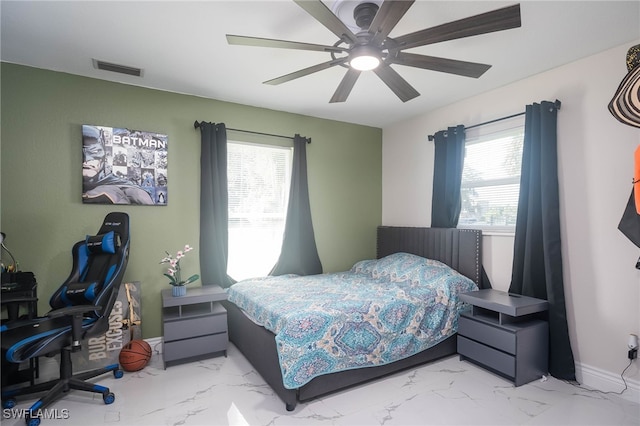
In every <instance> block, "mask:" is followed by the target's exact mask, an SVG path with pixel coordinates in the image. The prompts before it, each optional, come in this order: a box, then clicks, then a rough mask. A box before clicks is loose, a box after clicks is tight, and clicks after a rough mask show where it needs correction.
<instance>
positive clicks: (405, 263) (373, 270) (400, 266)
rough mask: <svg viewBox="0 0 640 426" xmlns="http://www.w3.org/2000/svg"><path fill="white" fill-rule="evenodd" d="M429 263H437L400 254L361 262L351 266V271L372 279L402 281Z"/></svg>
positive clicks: (419, 257) (407, 254)
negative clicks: (388, 278)
mask: <svg viewBox="0 0 640 426" xmlns="http://www.w3.org/2000/svg"><path fill="white" fill-rule="evenodd" d="M431 262H437V261H435V260H430V259H426V258H424V257H421V256H417V255H415V254H410V253H402V252H401V253H393V254H390V255H389V256H385V257H383V258H381V259H374V260H362V261H360V262H358V263H356V264H355V265H353V268H351V269H352V271H353V272H359V273H364V274H368V275H371V276H372V277H373V278H380V277H385V276H389V277H390V278H391V279H392V280H394V281H403V280H406V279H408V275H409V274H411V272H412V271H414V270H415V269H416V268H420V267H422V266H425V265H428V264H430V263H431ZM438 263H439V262H438Z"/></svg>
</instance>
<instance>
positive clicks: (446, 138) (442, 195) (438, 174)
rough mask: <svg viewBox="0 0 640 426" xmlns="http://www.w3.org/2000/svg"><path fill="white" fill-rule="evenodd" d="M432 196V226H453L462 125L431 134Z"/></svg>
mask: <svg viewBox="0 0 640 426" xmlns="http://www.w3.org/2000/svg"><path fill="white" fill-rule="evenodd" d="M434 140H435V160H434V167H433V196H432V202H431V227H432V228H455V227H456V226H457V225H458V218H459V217H460V209H461V205H462V204H461V199H460V185H461V183H462V168H463V165H464V140H465V138H464V126H463V125H458V126H456V127H449V128H448V129H447V130H441V131H439V132H437V133H436V134H435V135H434Z"/></svg>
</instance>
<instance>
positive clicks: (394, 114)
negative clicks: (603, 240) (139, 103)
mask: <svg viewBox="0 0 640 426" xmlns="http://www.w3.org/2000/svg"><path fill="white" fill-rule="evenodd" d="M325 3H326V4H327V5H328V6H329V7H332V5H333V3H334V2H333V1H328V0H325ZM515 3H516V2H512V1H506V2H505V1H424V0H423V1H420V0H418V1H416V3H415V4H414V5H413V6H412V7H411V8H410V9H409V11H408V12H407V14H406V15H405V16H404V17H403V18H402V19H401V21H400V22H399V23H398V25H397V26H396V27H395V28H394V30H393V31H392V32H391V34H390V36H391V37H394V36H399V35H403V34H406V33H410V32H413V31H417V30H421V29H424V28H428V27H432V26H435V25H439V24H442V23H446V22H450V21H453V20H457V19H461V18H465V17H469V16H472V15H476V14H478V13H483V12H488V11H491V10H495V9H498V8H501V7H504V6H509V5H512V4H515ZM520 4H521V14H522V27H521V28H517V29H512V30H506V31H502V32H497V33H492V34H485V35H480V36H475V37H469V38H464V39H460V40H455V41H448V42H443V43H439V44H434V45H430V46H423V47H420V48H415V49H412V50H411V52H413V53H419V54H425V55H431V56H441V57H446V58H451V59H458V60H464V61H471V62H481V63H487V64H492V65H493V67H492V68H491V69H490V70H489V71H487V72H486V73H485V74H484V75H483V76H482V77H480V78H479V79H473V78H468V77H461V76H455V75H451V74H444V73H438V72H434V71H428V70H422V69H415V68H410V67H404V66H398V65H394V66H393V67H394V68H395V70H396V71H398V73H399V74H400V75H401V76H402V77H403V78H404V79H405V80H407V81H408V82H409V83H410V84H411V85H412V86H413V87H415V88H416V89H417V90H418V92H420V93H421V95H420V96H419V97H417V98H415V99H413V100H410V101H408V102H406V103H402V102H401V101H400V100H399V99H398V98H397V97H396V96H395V95H394V94H393V92H391V90H390V89H389V88H387V87H386V86H385V85H384V83H382V81H381V80H380V79H378V77H377V76H376V75H375V74H373V73H371V72H367V73H363V74H362V75H361V76H360V78H359V79H358V81H357V82H356V84H355V87H354V88H353V91H352V92H351V94H350V96H349V98H348V99H347V101H346V102H344V103H340V104H330V103H329V99H330V98H331V96H332V94H333V92H334V91H335V89H336V87H337V86H338V84H339V82H340V81H341V79H342V76H343V75H344V73H345V72H346V70H345V69H344V68H342V67H334V68H331V69H328V70H324V71H320V72H318V73H315V74H312V75H308V76H305V77H302V78H299V79H297V80H293V81H290V82H287V83H283V84H281V85H278V86H270V85H265V84H262V82H263V81H266V80H269V79H272V78H275V77H279V76H281V75H284V74H288V73H290V72H293V71H297V70H299V69H302V68H306V67H309V66H312V65H315V64H318V63H321V62H326V61H328V60H329V59H331V58H330V56H329V54H328V53H323V52H309V51H301V50H290V49H271V48H258V47H249V46H230V45H228V44H227V41H226V38H225V34H236V35H246V36H254V37H263V38H275V39H283V40H292V41H300V42H308V43H317V44H323V45H332V44H334V43H335V42H336V41H337V37H336V36H335V35H334V34H333V33H331V32H330V31H329V30H328V29H326V28H325V27H324V26H323V25H321V24H320V23H319V22H317V21H316V20H314V18H312V17H311V16H310V15H309V14H307V12H305V11H304V10H303V9H302V8H300V7H299V6H298V5H296V4H295V3H294V2H293V1H288V0H278V1H266V0H264V1H199V2H190V1H118V2H114V1H66V2H59V1H41V2H35V1H27V0H23V1H5V0H2V2H1V10H0V14H1V50H0V54H1V59H2V61H4V62H11V63H17V64H23V65H29V66H33V67H38V68H45V69H50V70H55V71H62V72H67V73H71V74H78V75H83V76H88V77H93V78H98V79H103V80H109V81H117V82H121V83H125V84H132V85H136V86H144V87H150V88H156V89H161V90H167V91H172V92H178V93H185V94H191V95H196V96H202V97H206V98H213V99H219V100H223V101H230V102H237V103H241V104H246V105H254V106H258V107H264V108H269V109H274V110H280V111H287V112H293V113H299V114H304V115H310V116H314V117H321V118H328V119H334V120H340V121H346V122H351V123H357V124H364V125H371V126H375V127H384V126H386V125H389V124H392V123H395V122H398V121H401V120H404V119H406V118H410V117H413V116H416V115H420V114H423V113H425V112H428V111H430V110H433V109H435V108H438V107H441V106H444V105H447V104H449V103H452V102H455V101H457V100H460V99H463V98H466V97H469V96H472V95H476V94H479V93H482V92H486V91H488V90H491V89H494V88H496V87H500V86H503V85H505V84H508V83H510V82H513V81H517V80H521V79H523V78H526V77H528V76H531V75H534V74H537V73H540V72H542V71H545V70H548V69H551V68H555V67H557V66H560V65H562V64H565V63H568V62H572V61H574V60H577V59H579V58H582V57H586V56H589V55H592V54H595V53H597V52H600V51H602V50H606V49H609V48H611V47H615V46H619V45H622V44H624V43H631V42H634V41H637V40H638V39H640V2H639V1H523V2H521V3H520ZM630 46H631V44H630ZM94 58H95V59H98V60H103V61H106V62H112V63H116V64H122V65H127V66H132V67H139V68H142V69H143V70H144V71H143V72H144V74H143V76H142V77H133V76H127V75H122V74H116V73H111V72H108V71H101V70H97V69H94V68H93V62H92V59H94ZM620 69H621V78H622V76H623V75H624V73H625V72H626V69H625V67H624V58H620ZM203 118H205V119H206V117H203ZM209 119H211V120H215V117H210V118H209Z"/></svg>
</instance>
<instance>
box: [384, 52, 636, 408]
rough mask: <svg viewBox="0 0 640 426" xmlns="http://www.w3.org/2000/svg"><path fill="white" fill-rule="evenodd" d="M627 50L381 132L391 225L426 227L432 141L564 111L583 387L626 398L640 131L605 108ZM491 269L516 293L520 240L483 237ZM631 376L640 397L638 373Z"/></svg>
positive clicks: (564, 194)
mask: <svg viewBox="0 0 640 426" xmlns="http://www.w3.org/2000/svg"><path fill="white" fill-rule="evenodd" d="M639 42H640V41H636V42H635V43H629V44H625V45H622V46H619V47H617V48H614V49H610V50H607V51H604V52H602V53H600V54H597V55H594V56H591V57H588V58H585V59H582V60H580V61H576V62H573V63H570V64H567V65H565V66H562V67H559V68H556V69H553V70H550V71H547V72H544V73H542V74H538V75H536V76H533V77H530V78H527V79H525V80H521V81H518V82H516V83H513V84H510V85H507V86H505V87H502V88H500V89H497V90H494V91H491V92H488V93H484V94H482V95H479V96H476V97H473V98H469V99H466V100H464V101H461V102H457V103H455V104H452V105H449V106H446V107H443V108H441V109H438V110H436V111H433V112H430V113H428V114H424V115H422V116H419V117H416V118H415V119H412V120H408V121H406V122H403V123H400V124H396V125H393V126H389V127H387V128H384V129H383V172H382V173H383V209H382V222H383V224H384V225H403V226H429V225H430V222H431V186H432V182H433V155H434V147H433V142H428V141H427V135H429V134H433V133H435V132H436V131H438V130H441V129H444V128H446V127H447V126H452V125H457V124H465V125H469V126H470V125H473V124H477V123H481V122H484V121H487V120H492V119H495V118H498V117H503V116H507V115H511V114H514V113H517V112H521V111H524V108H525V105H526V104H531V103H533V102H540V101H543V100H548V101H554V100H556V99H558V100H560V101H561V102H562V107H561V110H560V111H559V113H558V157H559V166H558V167H559V178H560V220H561V233H562V235H561V237H562V255H563V265H564V285H565V296H566V299H567V316H568V322H569V332H570V338H571V345H572V348H573V352H574V357H575V360H576V367H577V375H578V379H579V380H580V381H582V382H583V383H584V384H587V385H591V386H594V387H597V388H600V389H602V388H605V387H606V388H608V389H603V390H616V391H619V390H621V389H622V387H623V385H622V381H621V379H620V373H621V372H622V370H623V369H624V368H625V367H626V366H627V363H628V359H627V350H626V343H627V338H628V335H629V334H630V333H635V334H638V333H640V316H639V311H640V271H638V270H637V269H635V268H634V265H635V262H636V260H637V259H638V256H639V255H640V249H638V248H637V247H636V246H635V245H633V244H632V243H631V242H630V241H629V240H628V239H627V238H626V237H624V235H622V233H621V232H620V231H618V229H617V226H618V222H619V221H620V218H621V216H622V212H623V210H624V207H625V206H626V203H627V200H628V198H629V194H630V193H631V180H632V177H633V152H634V150H635V148H636V147H637V146H638V144H639V143H640V129H637V128H634V127H631V126H628V125H624V124H621V123H619V122H618V121H617V120H615V119H614V118H613V116H612V115H611V114H610V113H609V111H608V109H607V105H608V103H609V101H610V100H611V97H612V96H613V93H614V92H615V90H616V88H617V87H618V84H619V83H620V81H621V80H622V78H623V77H624V75H625V74H626V66H625V57H626V52H627V49H628V48H629V47H631V46H632V45H634V44H638V43H639ZM483 249H484V260H483V261H484V264H485V268H486V269H487V272H488V274H489V277H490V278H491V280H492V283H493V286H494V287H495V288H498V289H500V290H506V289H508V287H509V282H510V278H511V262H512V259H513V255H512V250H513V238H512V237H504V236H502V237H499V236H485V237H484V242H483ZM639 362H640V361H636V362H634V365H633V366H632V367H630V368H629V370H627V372H626V373H625V377H629V378H631V382H630V383H631V388H632V392H636V395H637V390H638V378H640V373H639V372H638V364H639Z"/></svg>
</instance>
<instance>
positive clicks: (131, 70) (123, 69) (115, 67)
mask: <svg viewBox="0 0 640 426" xmlns="http://www.w3.org/2000/svg"><path fill="white" fill-rule="evenodd" d="M93 67H94V68H96V69H99V70H104V71H111V72H118V73H120V74H127V75H133V76H136V77H142V69H140V68H135V67H128V66H126V65H119V64H112V63H109V62H104V61H99V60H97V59H94V60H93Z"/></svg>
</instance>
